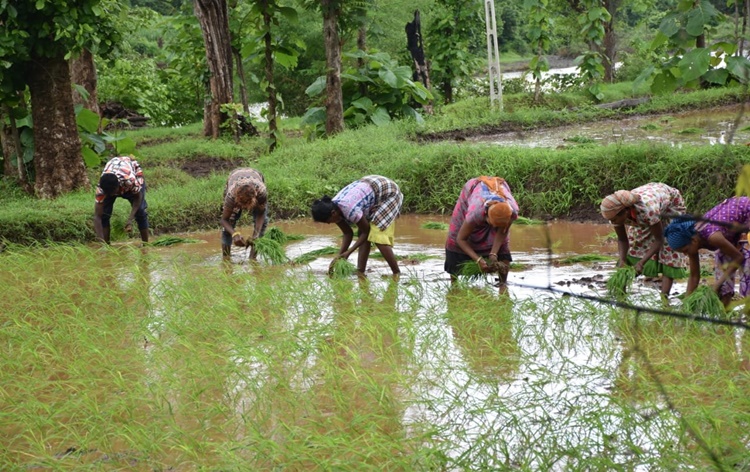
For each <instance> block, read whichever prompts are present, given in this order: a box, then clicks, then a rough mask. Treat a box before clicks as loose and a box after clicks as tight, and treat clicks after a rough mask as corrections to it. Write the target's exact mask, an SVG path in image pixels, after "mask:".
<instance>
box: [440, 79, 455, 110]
mask: <svg viewBox="0 0 750 472" xmlns="http://www.w3.org/2000/svg"><path fill="white" fill-rule="evenodd" d="M446 76H447V78H445V79H443V81H442V83H441V85H442V87H441V88H442V89H443V100H444V101H445V103H453V84H452V83H451V79H450V74H446Z"/></svg>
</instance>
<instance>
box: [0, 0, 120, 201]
mask: <svg viewBox="0 0 750 472" xmlns="http://www.w3.org/2000/svg"><path fill="white" fill-rule="evenodd" d="M118 8H119V7H118V4H117V2H115V1H113V0H77V1H71V0H55V1H51V0H36V1H34V2H31V1H23V2H7V1H4V2H0V24H2V25H3V28H1V29H0V72H1V74H0V102H2V103H3V104H7V105H8V106H11V107H12V106H15V104H16V103H17V100H18V95H17V92H18V91H19V90H23V89H25V88H26V86H28V89H29V92H30V94H31V110H32V117H33V123H34V126H33V131H34V146H35V147H34V167H35V171H36V172H35V176H36V180H35V187H34V189H35V192H36V194H37V195H38V196H39V197H42V198H54V197H57V196H59V195H61V194H63V193H66V192H69V191H71V190H75V189H78V188H84V187H88V185H89V180H88V176H87V174H86V169H85V167H84V163H83V159H82V156H81V142H80V140H79V138H78V130H77V127H76V123H75V115H74V110H73V99H72V94H71V80H70V69H69V65H68V57H69V56H70V55H74V54H77V53H78V52H80V51H81V50H82V49H84V48H91V49H92V50H94V52H96V51H95V49H106V48H107V47H109V46H111V45H112V40H113V38H114V37H115V36H116V35H117V29H116V28H115V25H114V21H115V18H116V16H117V11H118Z"/></svg>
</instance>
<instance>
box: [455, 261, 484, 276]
mask: <svg viewBox="0 0 750 472" xmlns="http://www.w3.org/2000/svg"><path fill="white" fill-rule="evenodd" d="M458 275H460V276H462V277H466V278H468V279H480V278H482V277H484V272H482V268H481V267H479V264H478V263H477V262H474V261H466V262H464V263H463V264H461V268H460V269H459V271H458Z"/></svg>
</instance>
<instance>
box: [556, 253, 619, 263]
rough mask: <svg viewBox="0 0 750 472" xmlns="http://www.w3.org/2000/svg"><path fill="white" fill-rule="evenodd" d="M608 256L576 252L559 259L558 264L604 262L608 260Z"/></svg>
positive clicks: (609, 258)
mask: <svg viewBox="0 0 750 472" xmlns="http://www.w3.org/2000/svg"><path fill="white" fill-rule="evenodd" d="M610 260H612V258H611V257H610V256H602V255H601V254H578V255H576V256H569V257H564V258H562V259H560V260H559V262H560V264H578V263H581V262H604V261H610Z"/></svg>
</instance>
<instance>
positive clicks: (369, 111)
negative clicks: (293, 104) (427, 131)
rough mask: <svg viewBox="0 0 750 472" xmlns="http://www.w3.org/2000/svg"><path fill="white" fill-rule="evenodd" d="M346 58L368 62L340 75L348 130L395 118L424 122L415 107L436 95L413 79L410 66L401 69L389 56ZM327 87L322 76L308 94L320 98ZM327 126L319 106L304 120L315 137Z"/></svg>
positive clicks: (311, 86) (367, 55)
mask: <svg viewBox="0 0 750 472" xmlns="http://www.w3.org/2000/svg"><path fill="white" fill-rule="evenodd" d="M345 56H346V57H348V58H353V59H363V60H364V62H365V65H364V67H363V68H362V69H356V68H349V69H347V70H346V71H344V72H343V73H342V74H341V82H342V84H341V88H342V93H343V98H344V120H345V122H346V125H347V127H348V128H357V127H359V126H361V125H363V124H366V123H374V124H375V125H378V126H380V125H384V124H387V123H389V122H390V121H391V119H393V118H414V119H416V120H417V122H421V121H422V116H421V115H420V113H419V112H418V111H417V110H416V109H415V108H414V106H413V105H414V104H415V103H418V104H422V105H425V104H427V103H429V102H430V100H432V98H433V96H432V94H431V93H430V92H429V91H428V90H427V89H426V88H425V87H424V86H423V85H422V84H421V83H419V82H414V81H413V80H412V70H411V68H410V67H408V66H399V65H398V63H397V62H396V61H395V60H392V59H391V57H390V56H389V55H388V54H386V53H373V54H369V53H366V52H364V51H357V52H354V53H349V54H345ZM362 84H364V85H365V86H366V91H365V93H362V90H361V89H360V86H361V85H362ZM325 88H326V77H325V76H321V77H318V79H317V80H316V81H315V82H314V83H313V84H312V85H310V86H309V87H308V88H307V90H306V93H307V94H308V95H309V96H311V97H314V96H318V95H321V94H323V93H324V92H325ZM324 124H325V109H324V108H322V107H319V106H318V107H312V108H310V109H308V110H307V112H306V113H305V116H304V117H303V118H302V125H303V126H308V127H311V128H312V130H313V132H314V133H315V134H320V133H321V132H322V130H323V126H324Z"/></svg>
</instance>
